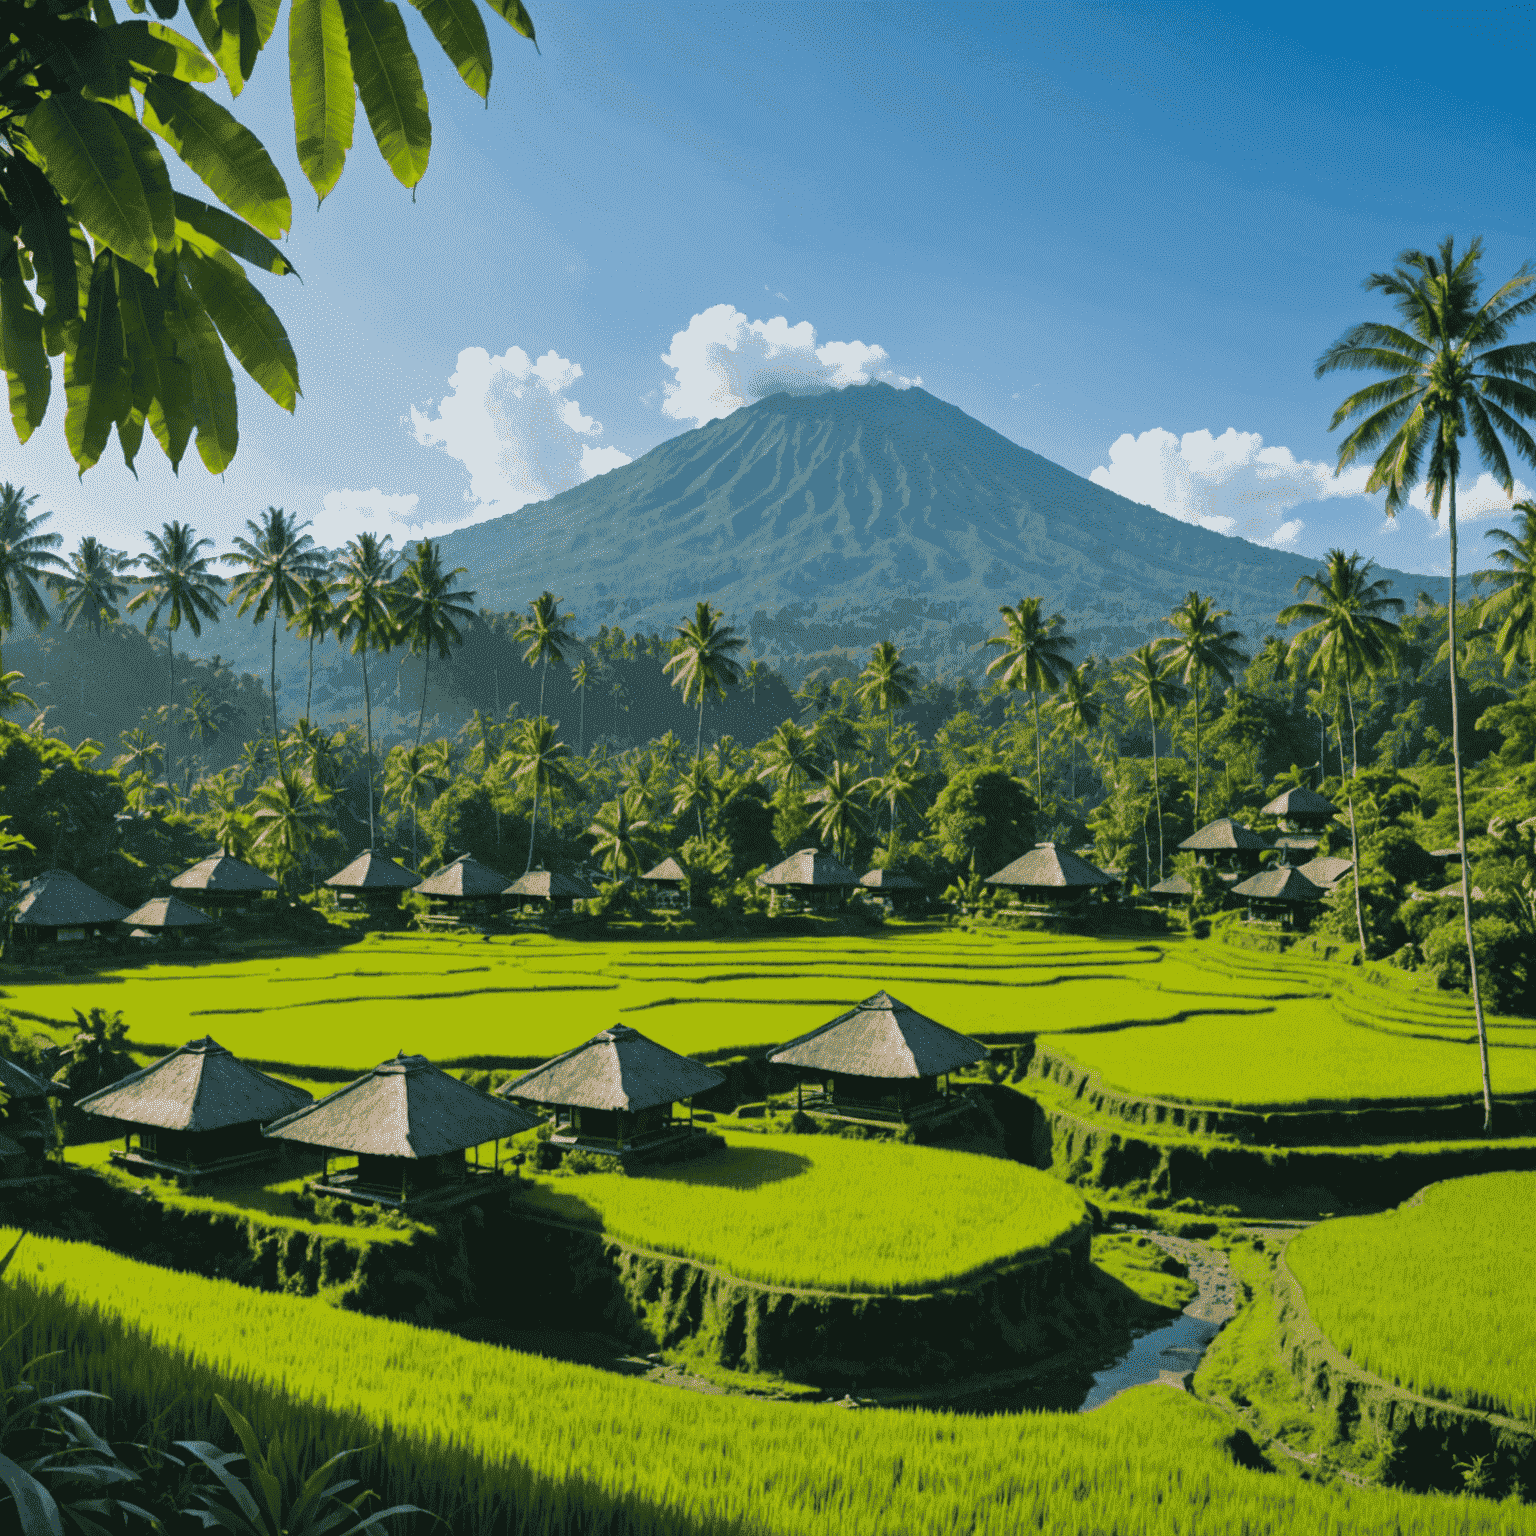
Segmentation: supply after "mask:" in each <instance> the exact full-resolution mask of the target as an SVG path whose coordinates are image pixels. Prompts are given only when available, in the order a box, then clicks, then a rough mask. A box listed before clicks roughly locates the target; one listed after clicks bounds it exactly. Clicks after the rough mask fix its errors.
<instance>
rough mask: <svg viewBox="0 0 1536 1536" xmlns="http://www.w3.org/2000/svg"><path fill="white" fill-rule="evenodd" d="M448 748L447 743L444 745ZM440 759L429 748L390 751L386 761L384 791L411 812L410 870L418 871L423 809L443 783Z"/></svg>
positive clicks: (402, 747) (415, 747) (403, 746)
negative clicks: (417, 843) (418, 844)
mask: <svg viewBox="0 0 1536 1536" xmlns="http://www.w3.org/2000/svg"><path fill="white" fill-rule="evenodd" d="M444 745H446V743H444ZM440 768H441V759H440V758H439V757H437V756H436V755H435V754H434V753H433V752H432V751H431V750H430V749H429V748H426V747H421V746H414V747H407V746H406V745H405V744H404V743H403V742H402V743H401V744H400V745H399V746H397V747H394V748H392V749H391V751H390V754H389V756H388V757H387V758H386V759H385V762H384V792H385V793H386V794H389V795H393V796H394V797H395V799H396V800H398V801H399V802H400V804H401V805H403V806H404V807H405V808H406V809H407V810H409V811H410V813H411V868H412V869H415V868H416V859H417V855H416V842H417V837H418V834H419V833H420V830H421V808H422V806H423V805H425V804H427V803H428V802H429V801H430V800H431V799H432V792H433V790H435V789H436V788H437V787H438V785H439V783H440V782H441V780H440V777H439V774H440Z"/></svg>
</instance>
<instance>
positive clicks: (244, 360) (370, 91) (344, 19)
mask: <svg viewBox="0 0 1536 1536" xmlns="http://www.w3.org/2000/svg"><path fill="white" fill-rule="evenodd" d="M125 3H126V5H127V8H128V10H129V11H130V12H132V13H134V16H133V17H123V18H120V17H118V16H117V15H116V14H115V13H114V11H113V0H91V3H90V4H86V5H72V4H71V3H70V0H19V3H18V0H0V366H3V368H4V370H5V376H6V384H7V388H8V394H9V403H10V412H11V420H12V423H13V424H14V426H15V428H16V434H17V436H18V437H19V438H20V439H21V441H22V442H26V440H27V439H28V438H29V437H30V436H31V435H32V433H33V432H34V431H36V429H37V427H38V426H39V424H40V423H41V422H42V420H43V416H44V414H45V413H46V411H47V409H48V406H49V403H50V396H51V394H52V391H53V384H54V369H53V365H52V363H51V361H50V359H52V358H56V357H62V359H63V376H64V396H65V398H64V433H65V438H66V440H67V442H68V444H69V450H70V453H71V454H72V455H73V457H74V460H75V462H76V464H77V465H79V467H80V471H81V473H82V474H83V473H84V472H85V471H86V470H87V469H89V468H90V467H91V466H92V465H93V464H95V463H96V462H97V461H98V460H99V459H100V457H101V455H102V453H103V452H104V451H105V450H106V446H107V441H108V438H109V437H110V435H111V432H112V429H113V428H114V427H115V428H116V429H117V438H118V445H119V447H120V448H121V450H122V454H123V459H124V462H125V463H127V465H128V466H129V468H130V469H131V468H132V467H133V462H134V459H135V457H136V456H137V454H138V451H139V448H140V445H141V443H142V441H143V437H144V430H145V428H146V426H147V427H148V429H149V431H150V434H151V435H152V436H153V437H154V439H155V441H156V442H158V443H159V444H160V447H161V448H162V449H163V450H164V452H165V454H166V456H167V457H168V458H169V459H170V461H171V465H172V467H173V468H176V467H178V466H179V465H180V463H181V460H182V457H183V455H184V454H185V453H186V450H187V446H188V443H189V442H190V441H192V440H193V438H194V436H195V439H196V443H197V451H198V456H199V457H200V458H201V459H202V461H203V463H204V465H205V466H206V467H207V468H208V470H209V471H210V472H211V473H213V474H218V473H220V472H222V471H223V470H224V469H225V468H226V467H227V466H228V465H229V463H230V461H231V460H232V459H233V458H234V456H235V450H236V447H237V445H238V442H239V427H238V422H237V416H236V406H235V386H234V375H233V372H232V370H231V367H230V358H231V356H232V357H233V358H234V359H235V361H237V362H238V363H239V364H240V366H241V367H242V368H244V369H245V371H246V372H247V373H248V374H249V375H250V376H251V378H252V379H254V380H255V381H256V383H257V384H259V385H260V386H261V388H262V389H263V390H265V391H266V393H267V394H268V395H270V396H271V398H272V399H273V400H275V401H276V402H277V403H278V405H280V406H282V407H283V409H284V410H286V411H290V412H291V411H292V410H293V409H294V406H295V404H296V402H297V399H298V396H299V393H300V390H299V369H298V362H297V360H296V358H295V357H294V352H293V346H292V344H291V343H290V342H289V339H288V335H287V332H286V331H285V330H284V329H283V324H282V322H281V320H279V319H278V317H277V315H276V314H275V313H274V311H273V310H272V308H271V306H270V305H269V304H268V303H267V301H266V299H265V298H264V297H263V296H262V294H261V292H260V290H259V289H258V288H257V287H256V286H255V284H254V283H252V281H251V279H250V278H249V277H248V276H247V269H250V270H253V271H258V272H267V273H270V274H273V275H276V276H279V277H285V276H288V275H289V274H294V275H297V274H296V273H295V270H294V267H293V265H292V263H291V262H289V260H288V258H287V257H286V256H285V255H284V254H283V253H282V251H281V250H279V248H278V247H277V245H276V244H274V241H276V240H278V239H280V238H281V237H282V236H283V235H284V234H286V233H287V231H288V229H289V226H290V225H291V224H292V221H293V209H292V203H291V201H290V199H289V195H288V189H287V187H286V186H285V185H284V183H283V178H282V177H281V176H280V175H279V174H278V171H277V167H276V166H275V165H274V164H273V163H272V159H271V157H270V156H269V155H268V153H267V151H266V149H265V148H264V147H263V146H262V144H261V142H260V140H258V139H257V138H256V136H255V135H254V134H252V133H251V132H250V130H249V129H247V128H245V127H244V126H243V125H242V124H241V123H240V122H239V121H238V119H236V118H235V116H234V115H233V114H232V113H231V112H230V111H229V110H228V109H227V108H226V107H224V106H222V105H221V104H220V103H219V102H217V101H216V100H214V98H213V95H212V92H211V87H213V86H214V85H215V83H216V82H217V80H218V78H219V76H220V74H221V73H222V75H223V77H224V79H225V80H226V82H227V83H228V85H229V89H230V91H231V93H232V94H233V95H235V96H238V95H239V94H240V91H241V89H242V88H243V87H244V85H245V83H246V81H247V80H249V79H250V77H251V72H252V71H253V70H254V68H255V66H256V61H257V59H258V57H259V56H260V54H261V52H262V50H263V49H264V48H265V47H266V46H267V44H268V43H269V42H271V40H272V38H273V35H274V33H275V31H276V29H277V24H278V20H279V15H280V12H281V10H282V0H186V5H185V10H186V16H187V19H188V21H189V22H190V28H191V31H192V32H193V33H195V37H191V36H188V35H186V33H184V32H181V31H177V30H176V29H175V28H173V27H170V26H167V25H166V23H167V22H168V21H170V20H171V19H172V18H173V17H175V16H176V14H177V11H178V9H180V8H181V0H125ZM411 3H412V4H413V5H414V7H415V8H416V9H417V10H418V11H420V13H421V16H422V19H423V20H424V21H425V23H426V25H427V28H428V30H429V31H430V32H431V33H432V35H433V36H434V37H435V38H436V39H437V41H438V42H439V43H440V44H441V45H442V48H443V50H444V51H445V52H446V53H447V55H448V57H449V59H450V60H452V62H453V64H454V67H455V68H456V69H457V70H458V72H459V75H460V77H461V78H462V79H463V81H464V83H465V84H466V85H468V86H469V88H470V89H471V90H472V91H474V92H476V94H478V95H479V96H481V97H482V98H483V97H485V96H486V94H487V93H488V91H489V90H490V83H491V50H490V41H489V39H488V37H487V35H486V30H485V25H484V22H483V19H482V17H481V13H480V8H479V0H411ZM485 4H486V5H487V6H488V7H489V9H491V10H492V11H494V12H495V13H496V14H497V15H499V16H501V17H502V18H504V19H505V20H506V21H507V22H508V23H510V25H511V26H512V27H514V28H515V29H516V30H517V31H518V32H520V33H521V34H522V35H523V36H524V37H526V38H528V39H529V40H530V41H532V40H533V36H534V30H533V22H532V21H531V20H530V18H529V15H528V12H527V11H526V10H525V9H524V7H523V4H522V0H485ZM147 7H148V8H152V10H153V12H154V19H150V18H149V17H148V16H147V15H146V9H147ZM137 18H143V19H137ZM288 70H289V80H290V84H291V89H292V96H293V117H294V133H295V138H296V141H297V147H298V158H299V164H300V166H301V167H302V168H303V171H304V174H305V176H306V177H307V178H308V180H309V183H310V185H311V186H312V187H313V188H314V190H315V193H316V195H317V196H318V197H319V199H320V200H322V201H323V200H324V198H325V196H326V194H327V193H329V192H330V190H331V189H332V188H333V187H334V186H335V185H336V182H337V179H338V178H339V177H340V175H341V171H342V167H343V165H344V163H345V160H346V156H347V152H348V150H350V149H351V147H352V125H353V117H354V112H355V104H356V101H357V99H358V98H359V97H360V98H361V99H362V103H363V110H364V112H365V114H366V115H367V118H368V125H369V127H370V129H371V130H372V132H373V136H374V139H375V141H376V142H377V144H378V146H379V150H380V152H381V153H382V154H383V156H384V159H385V160H386V162H387V163H388V165H389V167H390V170H391V171H393V172H394V174H395V176H396V178H397V179H398V180H399V181H400V182H402V183H403V184H404V185H405V186H407V187H414V186H415V185H416V183H417V182H418V181H420V180H421V177H422V175H423V173H424V172H425V171H426V168H427V158H428V155H429V153H430V150H431V143H432V125H431V122H430V120H429V119H428V116H427V98H426V92H425V90H424V88H423V86H422V79H421V69H420V66H419V64H418V62H417V59H416V54H415V52H414V50H413V48H412V46H411V41H410V37H409V35H408V33H407V30H406V26H405V22H404V19H403V18H402V16H401V14H400V10H399V7H398V6H396V5H395V4H393V3H392V0H289V9H288ZM167 152H169V154H170V155H174V156H175V157H176V158H177V159H179V160H180V161H181V163H182V164H183V165H184V166H186V168H187V169H188V170H190V171H191V172H193V173H194V174H195V175H196V176H197V178H198V179H199V180H200V181H201V182H202V183H203V185H204V187H206V188H207V191H208V194H209V198H208V200H205V199H203V198H198V197H191V196H188V195H187V194H185V193H182V192H179V191H177V190H175V188H174V187H173V186H172V184H171V176H170V170H169V167H168V165H167Z"/></svg>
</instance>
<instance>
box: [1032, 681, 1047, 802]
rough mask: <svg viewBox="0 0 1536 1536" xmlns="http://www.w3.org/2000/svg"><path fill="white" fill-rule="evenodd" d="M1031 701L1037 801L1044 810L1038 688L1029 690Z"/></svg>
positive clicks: (1043, 769) (1043, 767)
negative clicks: (1033, 710)
mask: <svg viewBox="0 0 1536 1536" xmlns="http://www.w3.org/2000/svg"><path fill="white" fill-rule="evenodd" d="M1029 698H1030V702H1031V703H1032V704H1033V705H1034V706H1035V802H1036V804H1037V805H1038V806H1039V808H1040V809H1041V810H1042V811H1043V810H1044V809H1045V766H1044V762H1043V759H1042V757H1041V753H1040V694H1039V691H1038V690H1037V689H1034V688H1031V689H1030V690H1029Z"/></svg>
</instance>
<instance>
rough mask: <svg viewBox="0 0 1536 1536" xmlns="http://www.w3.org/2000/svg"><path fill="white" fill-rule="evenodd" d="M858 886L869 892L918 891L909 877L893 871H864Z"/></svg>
mask: <svg viewBox="0 0 1536 1536" xmlns="http://www.w3.org/2000/svg"><path fill="white" fill-rule="evenodd" d="M859 884H860V885H862V886H863V887H864V888H865V889H866V890H870V891H882V892H884V891H920V890H922V886H920V885H919V884H918V883H917V881H916V880H914V879H913V878H912V877H911V875H904V874H902V873H901V872H900V871H899V870H895V869H866V870H865V871H864V873H863V874H862V875H860V876H859Z"/></svg>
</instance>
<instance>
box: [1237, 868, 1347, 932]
mask: <svg viewBox="0 0 1536 1536" xmlns="http://www.w3.org/2000/svg"><path fill="white" fill-rule="evenodd" d="M1232 894H1233V895H1234V896H1236V897H1238V898H1239V899H1240V900H1242V901H1246V902H1247V903H1248V921H1249V922H1251V923H1252V922H1261V921H1265V920H1268V921H1270V922H1275V921H1278V922H1279V924H1280V926H1281V927H1282V928H1305V927H1306V926H1307V925H1308V924H1309V923H1310V922H1311V921H1312V914H1313V913H1314V912H1316V911H1317V908H1318V904H1319V903H1320V902H1321V901H1322V899H1323V895H1324V893H1323V892H1322V891H1320V890H1319V889H1318V888H1317V887H1316V886H1315V885H1313V883H1312V882H1311V881H1310V880H1308V879H1307V877H1306V876H1305V875H1304V874H1302V872H1301V871H1300V870H1299V869H1296V868H1295V867H1294V866H1293V865H1290V864H1282V865H1281V866H1280V867H1279V868H1278V869H1266V870H1264V871H1263V872H1262V873H1260V874H1257V875H1251V876H1249V878H1248V879H1246V880H1243V881H1240V882H1239V883H1238V884H1237V885H1234V886H1233V887H1232Z"/></svg>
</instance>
